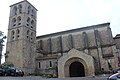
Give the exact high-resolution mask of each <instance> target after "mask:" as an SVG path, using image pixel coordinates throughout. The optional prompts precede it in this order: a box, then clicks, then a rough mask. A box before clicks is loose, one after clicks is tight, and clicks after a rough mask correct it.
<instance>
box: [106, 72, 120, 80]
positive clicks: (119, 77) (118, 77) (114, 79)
mask: <svg viewBox="0 0 120 80" xmlns="http://www.w3.org/2000/svg"><path fill="white" fill-rule="evenodd" d="M107 80H120V72H118V73H115V74H113V75H111V76H110V77H108V79H107Z"/></svg>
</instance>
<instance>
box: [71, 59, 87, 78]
mask: <svg viewBox="0 0 120 80" xmlns="http://www.w3.org/2000/svg"><path fill="white" fill-rule="evenodd" d="M69 73H70V77H85V70H84V66H83V64H82V63H80V62H77V61H75V62H73V63H71V64H70V66H69Z"/></svg>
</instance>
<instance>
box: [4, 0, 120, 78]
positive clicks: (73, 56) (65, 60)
mask: <svg viewBox="0 0 120 80" xmlns="http://www.w3.org/2000/svg"><path fill="white" fill-rule="evenodd" d="M36 22H37V9H36V8H35V7H34V6H33V5H32V4H31V3H29V2H28V1H27V0H23V1H21V2H18V3H15V4H13V5H11V6H10V16H9V26H8V36H7V46H6V51H7V52H9V54H8V57H7V59H6V61H9V62H11V63H13V64H14V65H15V67H16V68H20V69H22V70H24V72H25V74H50V75H53V76H56V77H59V78H64V77H86V76H93V75H97V74H100V73H101V72H110V71H112V70H115V69H118V68H119V65H118V57H117V56H118V55H119V49H120V47H119V45H118V47H117V45H116V44H117V43H119V42H120V37H119V35H118V36H116V37H115V38H113V36H112V31H111V28H110V23H102V24H97V25H92V26H86V27H82V28H77V29H72V30H67V31H62V32H57V33H52V34H47V35H41V36H36ZM41 27H42V26H41Z"/></svg>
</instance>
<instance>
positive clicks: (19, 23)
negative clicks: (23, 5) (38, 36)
mask: <svg viewBox="0 0 120 80" xmlns="http://www.w3.org/2000/svg"><path fill="white" fill-rule="evenodd" d="M17 21H18V25H21V22H20V21H21V17H20V16H19V17H18V18H17Z"/></svg>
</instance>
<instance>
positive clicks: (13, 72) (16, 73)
mask: <svg viewBox="0 0 120 80" xmlns="http://www.w3.org/2000/svg"><path fill="white" fill-rule="evenodd" d="M5 75H6V76H24V72H23V71H22V70H20V69H16V68H15V67H8V68H6V69H5Z"/></svg>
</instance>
